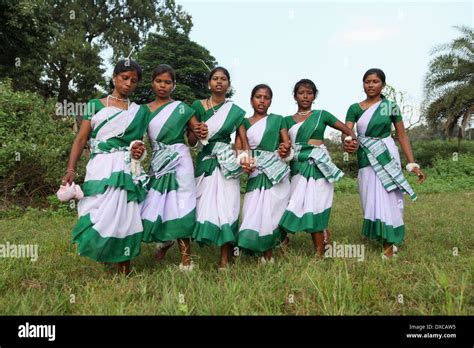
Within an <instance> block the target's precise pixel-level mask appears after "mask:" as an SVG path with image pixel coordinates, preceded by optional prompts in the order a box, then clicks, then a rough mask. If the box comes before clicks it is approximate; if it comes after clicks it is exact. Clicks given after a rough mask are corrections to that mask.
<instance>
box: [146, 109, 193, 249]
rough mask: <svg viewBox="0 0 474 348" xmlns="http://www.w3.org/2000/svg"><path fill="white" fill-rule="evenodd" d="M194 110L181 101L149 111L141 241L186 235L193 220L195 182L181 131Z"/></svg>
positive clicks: (168, 239)
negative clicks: (147, 177) (149, 154)
mask: <svg viewBox="0 0 474 348" xmlns="http://www.w3.org/2000/svg"><path fill="white" fill-rule="evenodd" d="M193 115H194V110H193V109H191V108H190V107H189V106H188V105H186V104H185V103H183V102H180V101H173V102H170V103H168V104H165V105H163V106H161V107H159V108H158V109H157V110H155V111H154V112H153V113H150V116H149V123H148V136H149V139H150V143H151V146H152V148H153V155H152V160H151V165H150V170H149V173H150V180H149V182H148V194H147V196H146V199H145V201H144V202H143V203H142V204H141V214H142V219H143V228H144V233H143V241H145V242H166V241H172V240H175V239H178V238H189V237H191V234H192V232H193V229H194V223H195V222H196V184H195V179H194V167H193V161H192V158H191V153H190V151H189V148H188V147H187V146H186V144H184V132H185V130H186V127H187V123H188V121H189V120H190V119H191V117H192V116H193Z"/></svg>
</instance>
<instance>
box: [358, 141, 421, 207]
mask: <svg viewBox="0 0 474 348" xmlns="http://www.w3.org/2000/svg"><path fill="white" fill-rule="evenodd" d="M357 140H359V143H360V146H361V147H362V150H363V151H364V152H365V154H366V155H367V158H368V159H369V162H370V165H371V166H372V168H373V169H374V171H375V173H376V174H377V177H378V178H379V179H380V181H381V182H382V185H383V186H384V187H385V189H386V190H387V192H390V191H393V190H395V189H400V190H402V191H404V192H406V193H407V194H408V195H409V196H410V198H411V199H412V200H413V201H414V200H416V194H415V192H414V191H413V189H412V188H411V186H410V184H409V183H408V181H407V180H406V179H405V177H404V176H403V172H402V168H401V166H400V164H399V163H398V162H397V161H396V160H395V158H394V157H393V156H392V154H391V153H390V151H389V149H388V148H387V145H386V144H385V143H384V142H383V141H382V139H381V138H372V137H367V136H362V135H359V136H358V137H357Z"/></svg>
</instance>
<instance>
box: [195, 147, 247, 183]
mask: <svg viewBox="0 0 474 348" xmlns="http://www.w3.org/2000/svg"><path fill="white" fill-rule="evenodd" d="M209 145H211V144H209ZM209 145H207V146H209ZM208 159H216V160H217V163H218V164H219V167H220V169H221V171H222V174H223V175H224V177H225V178H226V179H236V178H238V177H240V176H241V175H242V173H243V172H244V171H243V169H242V167H241V166H240V163H239V162H238V159H237V156H236V155H235V151H234V150H233V149H232V146H231V145H230V144H226V143H222V142H215V143H214V146H212V150H211V153H210V154H208V155H206V156H204V157H203V159H202V160H203V161H205V160H208Z"/></svg>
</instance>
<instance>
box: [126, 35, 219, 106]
mask: <svg viewBox="0 0 474 348" xmlns="http://www.w3.org/2000/svg"><path fill="white" fill-rule="evenodd" d="M137 60H138V62H139V63H140V65H141V66H142V67H143V70H144V71H145V72H146V74H145V76H144V81H143V83H142V84H141V86H140V87H139V88H138V89H137V91H136V92H135V94H134V98H135V99H136V102H138V103H145V102H150V101H152V100H153V99H154V98H155V95H154V93H153V91H152V90H151V87H150V84H151V77H152V76H151V74H152V71H153V69H154V68H155V67H156V66H157V65H158V64H169V65H171V66H172V67H173V68H174V69H175V71H176V80H177V85H176V89H175V90H174V92H173V98H175V99H178V100H183V101H185V102H187V103H191V102H193V101H194V100H195V99H202V98H206V97H208V96H209V91H208V88H207V77H208V74H209V69H212V68H213V67H215V66H216V64H217V62H216V60H215V58H214V57H213V56H212V55H211V54H210V53H209V51H208V50H207V49H206V48H204V47H202V46H201V45H199V44H197V43H196V42H194V41H191V40H190V39H189V37H188V35H187V34H185V33H180V32H178V31H176V30H174V31H173V30H167V31H166V32H165V33H163V34H157V33H151V34H150V35H149V37H148V40H147V42H146V45H145V46H144V48H143V49H142V50H141V51H140V52H139V53H138V54H137Z"/></svg>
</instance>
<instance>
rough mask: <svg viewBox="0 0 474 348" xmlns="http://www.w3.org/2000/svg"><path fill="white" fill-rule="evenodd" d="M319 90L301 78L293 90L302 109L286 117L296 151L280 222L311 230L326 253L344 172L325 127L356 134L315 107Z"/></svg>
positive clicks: (293, 229)
mask: <svg viewBox="0 0 474 348" xmlns="http://www.w3.org/2000/svg"><path fill="white" fill-rule="evenodd" d="M317 93H318V90H317V88H316V85H315V84H314V83H313V81H311V80H308V79H302V80H300V81H299V82H298V83H296V85H295V88H294V90H293V96H294V98H295V100H296V103H297V104H298V112H297V113H296V114H294V115H293V116H287V117H285V121H286V126H287V129H288V134H289V136H290V139H291V142H292V147H293V150H294V154H293V160H292V161H291V164H290V167H291V196H290V201H289V203H288V208H287V209H286V211H285V213H284V214H283V217H282V219H281V221H280V226H281V227H282V228H283V229H285V230H286V231H288V232H291V233H296V232H299V231H305V232H308V233H310V234H311V238H312V240H313V244H314V247H315V249H316V252H317V254H318V255H319V256H323V254H324V243H325V242H324V235H323V232H324V230H325V229H327V227H328V224H329V217H330V214H331V207H332V201H333V195H334V182H336V181H338V180H340V179H341V178H342V176H343V175H344V174H343V173H342V171H341V170H340V169H339V168H337V167H336V165H335V164H334V163H333V162H332V161H331V158H330V156H329V153H328V151H327V149H326V147H325V146H324V131H325V130H326V127H327V126H330V127H332V128H335V129H337V130H340V131H341V132H343V133H344V134H346V135H349V136H352V137H354V138H355V134H354V132H353V131H352V130H351V129H349V128H348V127H346V126H345V125H344V123H342V122H340V121H339V120H338V119H337V118H336V117H335V116H334V115H332V114H331V113H329V112H327V111H326V110H311V105H312V104H313V103H314V100H315V99H316V96H317ZM290 156H291V155H290Z"/></svg>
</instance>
